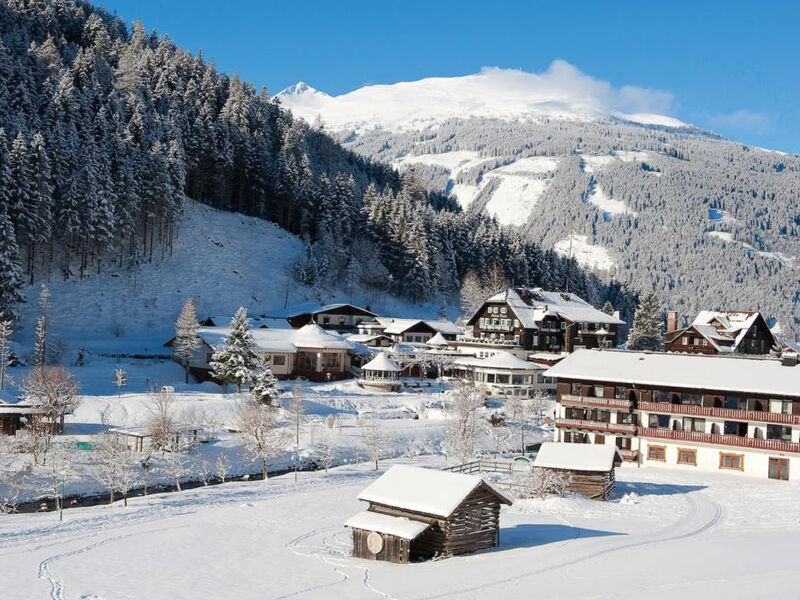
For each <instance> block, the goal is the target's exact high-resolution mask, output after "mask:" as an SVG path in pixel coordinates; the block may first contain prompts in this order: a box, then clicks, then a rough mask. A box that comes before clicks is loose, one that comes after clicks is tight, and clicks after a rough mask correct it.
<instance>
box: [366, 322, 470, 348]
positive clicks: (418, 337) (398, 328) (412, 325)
mask: <svg viewBox="0 0 800 600" xmlns="http://www.w3.org/2000/svg"><path fill="white" fill-rule="evenodd" d="M358 332H359V333H361V334H370V335H376V334H380V335H385V336H388V337H390V338H392V339H393V340H395V341H397V342H410V343H417V344H425V343H427V342H428V340H430V339H432V338H434V337H436V334H437V333H438V334H441V337H443V338H445V339H446V340H448V341H451V340H455V339H456V337H457V336H459V335H461V334H462V333H464V332H463V330H462V329H461V328H460V327H459V326H458V325H456V324H455V323H453V322H452V321H447V320H445V319H441V320H422V319H396V318H394V317H375V319H373V320H372V321H367V322H364V323H361V324H360V325H359V326H358Z"/></svg>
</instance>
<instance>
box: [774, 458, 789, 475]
mask: <svg viewBox="0 0 800 600" xmlns="http://www.w3.org/2000/svg"><path fill="white" fill-rule="evenodd" d="M769 478H770V479H781V480H783V481H789V459H788V458H770V459H769Z"/></svg>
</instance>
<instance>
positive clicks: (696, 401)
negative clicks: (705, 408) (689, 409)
mask: <svg viewBox="0 0 800 600" xmlns="http://www.w3.org/2000/svg"><path fill="white" fill-rule="evenodd" d="M681 404H693V405H694V406H701V405H702V404H703V396H701V395H700V394H689V393H686V392H684V394H683V398H682V399H681Z"/></svg>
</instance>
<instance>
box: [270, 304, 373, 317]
mask: <svg viewBox="0 0 800 600" xmlns="http://www.w3.org/2000/svg"><path fill="white" fill-rule="evenodd" d="M343 307H349V308H352V309H354V310H356V311H358V312H360V313H362V314H364V315H367V316H370V317H375V316H377V315H376V314H375V313H374V312H371V311H369V310H367V309H366V308H361V307H360V306H356V305H355V304H349V303H347V302H334V303H331V304H322V305H320V304H318V303H316V302H300V303H298V304H291V305H289V306H287V307H286V308H276V309H274V310H271V311H267V313H266V316H267V317H271V318H284V319H288V318H290V317H297V316H300V315H315V314H317V313H322V312H329V311H334V310H336V309H337V308H343Z"/></svg>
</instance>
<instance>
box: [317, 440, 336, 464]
mask: <svg viewBox="0 0 800 600" xmlns="http://www.w3.org/2000/svg"><path fill="white" fill-rule="evenodd" d="M315 455H316V457H317V460H319V462H320V464H321V465H322V466H323V467H324V468H325V472H326V473H327V472H328V469H330V468H331V467H332V466H333V462H334V461H335V460H336V446H335V445H334V444H333V443H332V442H331V441H330V440H329V439H327V438H326V439H322V440H319V441H318V442H317V444H316V451H315Z"/></svg>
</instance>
